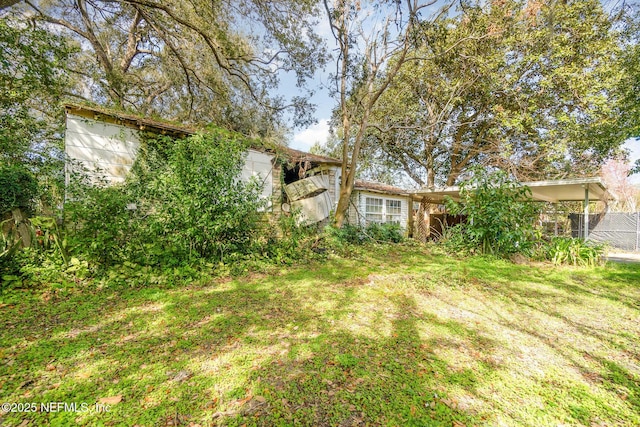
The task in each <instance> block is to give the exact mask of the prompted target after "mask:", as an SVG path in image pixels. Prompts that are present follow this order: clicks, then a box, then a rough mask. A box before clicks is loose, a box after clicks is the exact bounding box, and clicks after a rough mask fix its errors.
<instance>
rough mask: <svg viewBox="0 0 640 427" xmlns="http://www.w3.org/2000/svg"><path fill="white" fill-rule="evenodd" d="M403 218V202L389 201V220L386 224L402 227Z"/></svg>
mask: <svg viewBox="0 0 640 427" xmlns="http://www.w3.org/2000/svg"><path fill="white" fill-rule="evenodd" d="M401 218H402V202H401V201H400V200H387V220H386V221H385V222H388V223H391V224H398V225H400V220H401Z"/></svg>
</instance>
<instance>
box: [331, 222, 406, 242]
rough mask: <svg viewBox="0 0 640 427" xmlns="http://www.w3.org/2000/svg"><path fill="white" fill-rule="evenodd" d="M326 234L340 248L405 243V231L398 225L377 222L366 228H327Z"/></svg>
mask: <svg viewBox="0 0 640 427" xmlns="http://www.w3.org/2000/svg"><path fill="white" fill-rule="evenodd" d="M325 233H326V235H327V236H328V237H329V239H330V240H332V241H333V242H334V244H335V245H337V246H338V247H342V246H344V245H345V244H347V245H362V244H364V243H368V242H375V243H400V242H402V241H404V231H403V229H402V228H401V227H400V226H399V225H398V224H389V223H383V224H379V223H377V222H372V223H369V224H368V225H367V226H366V227H362V226H360V225H352V224H344V225H343V226H342V227H334V226H331V225H330V226H327V227H325Z"/></svg>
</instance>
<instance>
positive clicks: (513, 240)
mask: <svg viewBox="0 0 640 427" xmlns="http://www.w3.org/2000/svg"><path fill="white" fill-rule="evenodd" d="M446 205H447V209H448V210H449V212H451V213H452V214H454V215H464V216H465V217H466V221H465V224H463V225H457V226H455V227H452V228H450V229H449V230H448V231H447V236H446V237H447V239H446V240H445V242H444V243H445V244H446V245H448V246H449V247H450V248H451V249H453V250H461V249H462V250H467V251H469V252H478V253H482V254H492V255H498V256H508V255H511V254H514V253H524V254H530V253H531V250H532V248H533V246H534V243H535V241H536V239H537V238H539V234H537V233H536V230H535V227H534V223H535V220H536V218H537V216H538V214H539V208H538V206H537V205H536V204H534V203H532V201H531V190H529V189H528V188H527V187H524V186H522V185H520V184H519V183H518V182H517V181H515V180H513V179H511V178H509V176H508V175H507V174H506V173H505V172H504V171H501V170H498V171H488V170H485V169H484V168H480V167H478V168H474V169H473V171H472V175H471V177H470V179H468V180H466V181H464V182H463V183H462V184H460V201H459V202H456V201H454V200H452V199H451V198H448V199H447V201H446Z"/></svg>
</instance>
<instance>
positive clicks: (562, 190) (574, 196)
mask: <svg viewBox="0 0 640 427" xmlns="http://www.w3.org/2000/svg"><path fill="white" fill-rule="evenodd" d="M521 184H522V185H524V186H527V187H529V188H530V189H531V197H532V198H533V200H536V201H540V202H553V203H555V202H568V201H582V200H585V190H587V189H588V190H589V198H590V199H592V200H593V199H599V200H610V199H613V198H614V196H613V195H612V194H611V193H609V192H608V191H607V187H606V186H605V184H604V182H603V181H602V179H600V178H598V177H591V178H575V179H560V180H553V181H530V182H523V183H521ZM414 195H415V196H417V197H419V198H422V197H426V198H427V199H428V200H430V201H432V202H442V201H444V198H445V196H449V197H451V198H452V199H454V200H456V199H458V198H459V195H460V187H458V186H453V187H446V188H440V189H429V188H422V189H420V190H418V191H416V192H415V193H414Z"/></svg>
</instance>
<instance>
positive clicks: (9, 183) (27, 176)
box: [0, 164, 38, 217]
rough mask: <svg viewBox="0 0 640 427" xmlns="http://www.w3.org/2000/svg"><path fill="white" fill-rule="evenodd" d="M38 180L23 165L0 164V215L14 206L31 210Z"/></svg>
mask: <svg viewBox="0 0 640 427" xmlns="http://www.w3.org/2000/svg"><path fill="white" fill-rule="evenodd" d="M37 196H38V181H37V180H36V178H35V177H34V176H33V174H32V173H31V172H29V170H27V168H26V167H24V166H23V165H11V164H10V165H4V166H0V217H1V216H3V215H4V214H6V213H7V212H9V211H11V209H14V208H20V209H23V210H25V211H27V212H32V211H33V208H34V202H35V199H36V197H37Z"/></svg>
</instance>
